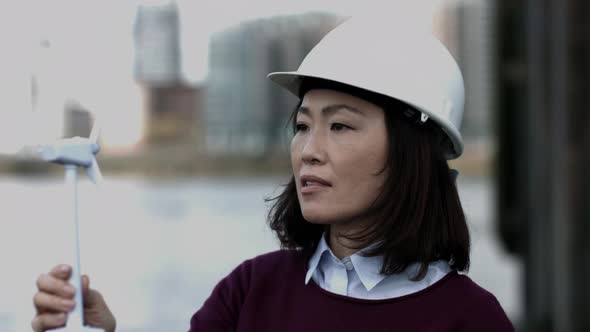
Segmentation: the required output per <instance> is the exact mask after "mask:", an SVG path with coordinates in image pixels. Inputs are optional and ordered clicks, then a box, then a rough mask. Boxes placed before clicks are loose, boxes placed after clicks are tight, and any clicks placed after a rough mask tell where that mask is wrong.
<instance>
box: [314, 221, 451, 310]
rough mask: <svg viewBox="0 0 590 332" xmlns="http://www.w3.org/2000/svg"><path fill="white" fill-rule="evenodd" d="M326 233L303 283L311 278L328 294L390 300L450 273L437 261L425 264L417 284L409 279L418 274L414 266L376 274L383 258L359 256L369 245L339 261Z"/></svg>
mask: <svg viewBox="0 0 590 332" xmlns="http://www.w3.org/2000/svg"><path fill="white" fill-rule="evenodd" d="M326 234H327V233H326V232H324V234H323V235H322V238H321V240H320V243H319V244H318V247H317V249H316V251H315V253H314V254H313V256H312V257H311V259H310V260H309V266H308V270H307V274H306V276H305V284H307V283H308V282H309V280H310V279H311V278H313V281H314V282H315V283H316V284H317V285H318V286H320V287H321V288H323V289H325V290H327V291H329V292H331V293H336V294H340V295H345V296H350V297H355V298H361V299H373V300H375V299H388V298H394V297H399V296H403V295H408V294H412V293H415V292H417V291H420V290H422V289H424V288H426V287H428V286H430V285H432V284H434V283H435V282H437V281H439V280H440V279H442V278H443V277H444V276H445V275H446V274H447V273H449V272H450V271H451V268H450V266H449V264H448V262H447V261H443V260H440V261H436V262H432V263H430V264H429V265H428V271H427V273H426V276H425V277H424V279H422V280H420V281H411V280H410V278H412V277H413V276H415V275H416V272H417V271H418V268H419V264H417V263H416V264H412V265H410V266H408V268H407V269H406V270H404V271H403V272H402V273H399V274H392V275H384V274H380V273H379V270H380V269H381V265H382V264H383V256H375V257H363V256H361V255H360V253H362V252H363V251H366V250H367V249H368V248H369V247H370V246H369V247H367V248H365V249H362V250H359V251H358V252H356V253H354V254H353V255H352V256H349V257H345V258H343V259H342V260H340V259H338V257H336V256H335V255H334V253H333V252H332V250H331V249H330V247H329V246H328V243H327V242H326V239H325V238H326Z"/></svg>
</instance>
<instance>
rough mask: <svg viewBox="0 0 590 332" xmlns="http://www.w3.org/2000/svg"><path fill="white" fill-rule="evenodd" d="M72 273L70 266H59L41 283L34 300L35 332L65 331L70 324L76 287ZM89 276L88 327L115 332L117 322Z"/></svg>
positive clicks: (84, 284)
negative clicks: (57, 329)
mask: <svg viewBox="0 0 590 332" xmlns="http://www.w3.org/2000/svg"><path fill="white" fill-rule="evenodd" d="M71 273H72V269H71V267H70V266H68V265H58V266H56V267H54V268H53V269H52V270H51V272H49V273H48V274H42V275H41V276H39V278H38V279H37V288H38V292H37V293H36V294H35V296H34V297H33V303H34V304H35V309H37V314H36V315H35V318H33V321H32V322H31V326H32V327H33V331H35V332H43V331H46V330H49V329H54V328H58V327H62V326H64V325H65V323H66V321H67V313H68V312H70V311H72V310H73V309H74V287H73V286H72V285H71V284H69V283H68V279H69V278H70V274H71ZM89 284H90V280H89V279H88V276H82V290H83V293H82V295H83V298H84V324H85V325H90V326H92V327H98V328H102V329H105V330H106V331H107V332H114V331H115V326H116V321H115V317H114V316H113V314H112V313H111V311H110V310H109V308H108V306H107V304H106V303H105V301H104V299H103V297H102V295H101V294H100V293H99V292H97V291H96V290H94V289H91V288H89Z"/></svg>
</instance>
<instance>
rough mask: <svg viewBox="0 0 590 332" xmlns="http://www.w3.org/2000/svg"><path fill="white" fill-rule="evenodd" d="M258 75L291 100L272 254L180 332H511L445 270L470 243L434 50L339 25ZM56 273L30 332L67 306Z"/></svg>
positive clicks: (456, 264)
mask: <svg viewBox="0 0 590 332" xmlns="http://www.w3.org/2000/svg"><path fill="white" fill-rule="evenodd" d="M367 28H370V30H367ZM269 77H270V79H271V80H273V81H275V82H276V83H278V84H279V85H281V86H283V87H284V88H286V89H287V90H289V91H291V92H292V93H294V94H296V95H297V96H299V97H300V104H299V105H298V107H297V108H296V110H295V112H294V113H293V116H292V120H293V129H294V136H293V139H292V142H291V162H292V168H293V176H292V178H291V181H290V182H289V183H288V184H287V186H286V187H285V190H284V191H283V193H281V194H280V195H279V196H278V197H276V198H275V199H274V200H273V201H274V204H273V206H272V208H271V210H270V213H269V224H270V226H271V228H272V229H273V230H274V231H275V232H276V233H277V236H278V238H279V239H280V241H281V243H282V250H278V251H275V252H271V253H267V254H264V255H260V256H258V257H255V258H253V259H249V260H247V261H245V262H243V263H242V264H240V265H239V266H238V267H237V268H236V269H234V270H233V271H232V272H231V273H230V274H229V275H228V276H226V277H225V278H224V279H222V280H221V281H220V282H219V283H218V284H217V286H216V287H215V288H214V290H213V292H212V294H211V296H210V297H209V298H208V299H207V300H206V301H205V303H204V304H203V306H202V307H201V308H200V309H199V310H198V311H197V312H196V313H195V314H194V315H193V317H192V319H191V328H190V331H195V332H196V331H257V332H259V331H332V330H339V331H391V330H399V331H410V330H411V331H496V332H497V331H500V332H502V331H513V330H514V329H513V327H512V325H511V323H510V321H509V320H508V318H507V317H506V314H505V313H504V311H503V310H502V308H501V307H500V305H499V303H498V302H497V300H496V299H495V297H494V296H493V295H492V294H490V293H489V292H487V291H485V290H484V289H482V288H481V287H479V286H477V285H476V284H475V283H474V282H473V281H471V280H470V279H469V278H468V277H467V276H465V275H462V274H459V273H458V272H461V271H466V270H467V268H468V266H469V233H468V229H467V225H466V222H465V217H464V215H463V211H462V208H461V203H460V201H459V197H458V194H457V190H456V186H455V176H456V173H455V172H454V171H452V170H450V169H449V167H448V164H447V159H453V158H457V157H458V156H460V155H461V153H462V149H463V146H462V139H461V136H460V134H459V132H458V128H459V125H460V122H461V117H462V112H463V99H464V95H463V93H464V92H463V89H464V88H463V80H462V78H461V73H460V71H459V68H458V66H457V64H456V62H455V61H454V59H453V58H452V56H451V55H450V54H449V53H448V51H447V50H446V49H445V48H444V46H442V44H441V43H440V42H439V41H437V40H436V39H434V38H433V37H432V36H429V35H425V34H420V33H415V34H414V33H412V34H411V37H410V36H408V32H404V33H401V32H399V33H395V32H394V33H392V32H391V31H385V30H383V29H378V28H376V26H375V25H374V24H368V23H367V22H363V21H360V20H354V19H350V20H348V21H347V22H345V23H343V24H342V25H340V26H339V27H338V28H336V29H335V30H333V31H332V32H330V33H329V34H328V35H327V36H326V37H324V39H322V41H321V42H320V43H319V44H318V45H316V47H314V49H313V50H312V51H311V52H310V53H309V54H308V55H307V57H306V58H305V60H304V61H303V63H302V64H301V66H300V67H299V69H298V71H296V72H283V73H273V74H270V75H269ZM63 267H64V266H61V267H56V268H55V269H54V270H52V271H51V272H50V273H49V274H47V275H43V276H41V277H40V278H39V279H38V288H39V292H38V293H37V294H36V295H35V298H34V303H35V306H36V308H37V315H36V317H35V318H34V319H33V322H32V325H33V329H34V330H35V331H45V330H47V329H49V328H54V327H57V326H61V325H63V324H64V323H65V321H66V317H65V314H64V313H65V312H67V311H68V310H70V309H71V308H73V305H74V304H73V301H72V300H71V298H73V289H72V288H71V286H69V285H68V284H67V282H66V280H67V278H68V276H69V270H68V268H67V267H65V268H66V269H65V270H64V269H61V268H63ZM83 289H84V295H85V300H84V305H85V320H86V323H87V324H89V325H92V326H96V327H101V328H104V329H105V330H107V331H114V330H115V325H116V323H115V318H114V317H113V315H112V314H111V313H110V311H109V310H108V307H107V305H106V303H105V302H104V300H103V299H102V297H101V296H100V293H98V292H97V291H96V290H92V289H90V288H89V287H88V278H87V277H85V278H84V279H83Z"/></svg>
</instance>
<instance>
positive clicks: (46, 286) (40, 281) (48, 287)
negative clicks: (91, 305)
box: [37, 271, 76, 299]
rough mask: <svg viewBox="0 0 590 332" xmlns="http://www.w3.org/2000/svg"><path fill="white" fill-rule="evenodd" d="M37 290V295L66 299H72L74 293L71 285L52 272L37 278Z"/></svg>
mask: <svg viewBox="0 0 590 332" xmlns="http://www.w3.org/2000/svg"><path fill="white" fill-rule="evenodd" d="M62 276H63V275H62ZM66 279H67V278H66ZM37 288H38V289H39V293H43V292H45V293H50V294H53V295H57V296H60V297H63V298H67V299H71V298H73V297H74V294H75V292H76V291H75V289H74V287H73V286H72V285H70V284H69V283H68V282H67V281H66V280H64V279H61V278H60V277H57V276H56V275H55V274H53V271H52V272H50V273H49V274H42V275H40V276H39V278H37Z"/></svg>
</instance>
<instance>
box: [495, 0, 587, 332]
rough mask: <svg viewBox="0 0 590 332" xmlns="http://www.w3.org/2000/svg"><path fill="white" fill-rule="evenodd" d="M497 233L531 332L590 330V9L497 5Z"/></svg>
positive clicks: (581, 4)
mask: <svg viewBox="0 0 590 332" xmlns="http://www.w3.org/2000/svg"><path fill="white" fill-rule="evenodd" d="M497 8H498V13H497V15H496V17H497V18H498V22H497V26H498V34H497V35H498V38H499V39H498V43H497V45H498V57H497V59H498V63H497V65H498V67H497V68H498V76H497V77H498V82H497V83H498V85H497V87H498V90H497V91H498V103H497V105H498V109H497V113H496V114H497V118H496V119H497V129H498V134H499V158H498V189H499V190H498V195H499V196H498V202H499V210H500V211H499V213H498V216H499V219H498V226H499V231H500V235H501V238H502V239H503V240H504V243H505V245H506V248H507V249H508V250H509V251H510V252H512V253H514V254H517V255H520V256H521V257H522V258H523V259H524V263H525V264H524V265H525V277H524V280H523V282H524V285H523V290H524V293H525V294H524V295H525V301H524V304H525V317H524V322H523V324H522V330H524V331H556V332H557V331H559V332H568V331H590V33H589V31H590V24H589V22H590V20H589V19H588V18H589V17H590V3H589V2H588V1H586V0H526V1H513V0H499V1H498V7H497Z"/></svg>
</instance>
